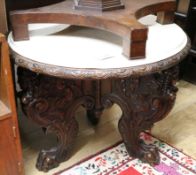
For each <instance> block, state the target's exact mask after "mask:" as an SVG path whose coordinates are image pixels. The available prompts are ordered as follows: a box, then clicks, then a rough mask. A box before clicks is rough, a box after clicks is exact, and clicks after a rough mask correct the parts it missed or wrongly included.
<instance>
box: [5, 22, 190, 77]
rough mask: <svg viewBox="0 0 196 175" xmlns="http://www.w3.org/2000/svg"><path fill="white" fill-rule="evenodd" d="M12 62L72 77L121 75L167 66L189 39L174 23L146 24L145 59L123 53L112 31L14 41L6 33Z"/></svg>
mask: <svg viewBox="0 0 196 175" xmlns="http://www.w3.org/2000/svg"><path fill="white" fill-rule="evenodd" d="M8 43H9V46H10V48H11V51H12V54H13V57H14V59H15V63H16V64H17V65H19V66H22V67H25V68H27V69H30V70H32V71H34V72H38V73H44V74H47V75H52V76H57V77H64V78H73V79H106V78H122V77H127V76H130V75H144V74H148V73H153V72H157V71H161V70H164V69H167V68H169V67H171V66H173V65H175V64H177V63H178V62H180V61H181V60H182V59H183V58H184V57H185V56H186V54H187V53H188V50H189V48H190V42H189V40H188V38H187V36H186V34H185V33H184V32H183V30H182V29H181V28H180V27H179V26H177V25H176V24H169V25H161V24H154V25H152V26H149V33H148V40H147V46H146V58H143V59H137V60H129V59H128V58H126V57H125V56H124V55H122V47H121V43H122V39H121V38H120V37H119V36H116V35H114V34H112V33H109V32H106V31H102V30H98V29H90V28H84V27H75V26H74V27H73V26H71V27H69V28H67V29H66V30H64V31H61V32H59V33H55V34H51V35H41V36H40V35H37V36H36V35H33V36H31V37H30V40H28V41H17V42H15V41H14V40H13V38H12V33H10V34H9V36H8Z"/></svg>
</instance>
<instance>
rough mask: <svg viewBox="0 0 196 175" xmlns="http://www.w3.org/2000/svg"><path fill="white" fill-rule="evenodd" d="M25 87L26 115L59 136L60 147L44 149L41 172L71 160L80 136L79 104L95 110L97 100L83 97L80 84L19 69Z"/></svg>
mask: <svg viewBox="0 0 196 175" xmlns="http://www.w3.org/2000/svg"><path fill="white" fill-rule="evenodd" d="M18 77H19V84H20V86H21V88H22V93H21V103H22V107H23V111H24V113H25V114H26V115H27V117H29V118H30V119H32V120H33V121H34V122H35V123H37V124H38V125H39V126H41V127H43V128H45V130H46V133H48V132H53V133H55V134H56V135H57V137H58V141H59V144H58V145H57V146H56V147H54V148H51V149H50V150H41V152H40V153H39V156H38V159H37V164H36V167H37V168H38V169H39V170H41V171H48V170H49V169H51V168H54V167H56V166H58V164H59V163H60V162H62V161H64V160H66V159H68V158H69V156H70V154H71V150H72V147H73V142H74V140H75V138H76V136H77V133H78V123H77V122H76V120H75V117H74V113H75V110H76V109H77V107H78V106H79V105H84V106H85V107H86V108H87V109H88V110H90V109H92V108H93V107H94V98H92V97H90V96H82V94H81V90H80V85H79V84H78V83H77V82H74V81H71V80H64V79H59V78H53V77H49V76H44V75H40V74H36V73H33V72H31V71H29V70H26V69H22V68H19V69H18Z"/></svg>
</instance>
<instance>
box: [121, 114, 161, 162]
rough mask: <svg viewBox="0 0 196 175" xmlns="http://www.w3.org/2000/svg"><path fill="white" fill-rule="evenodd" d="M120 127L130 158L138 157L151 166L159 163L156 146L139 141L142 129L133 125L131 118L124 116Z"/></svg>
mask: <svg viewBox="0 0 196 175" xmlns="http://www.w3.org/2000/svg"><path fill="white" fill-rule="evenodd" d="M118 127H119V131H120V133H121V136H122V138H123V140H124V143H125V146H126V149H127V151H128V153H129V155H130V156H133V157H137V158H139V159H140V160H142V161H144V162H148V163H149V164H151V165H155V164H158V163H159V161H160V157H159V153H158V150H157V148H156V147H155V146H154V145H146V144H145V143H144V142H143V141H142V140H141V139H139V134H140V133H141V131H142V128H139V127H138V126H137V125H136V124H134V123H132V121H131V119H130V116H126V115H124V114H123V115H122V117H121V119H120V121H119V125H118Z"/></svg>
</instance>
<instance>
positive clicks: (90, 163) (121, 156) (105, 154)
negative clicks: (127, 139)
mask: <svg viewBox="0 0 196 175" xmlns="http://www.w3.org/2000/svg"><path fill="white" fill-rule="evenodd" d="M141 138H142V139H143V140H144V141H145V142H146V143H147V144H154V145H156V146H157V148H158V149H159V152H160V157H161V162H160V164H159V165H156V166H154V167H152V166H150V165H148V164H146V163H142V162H141V161H140V160H138V159H134V158H132V157H130V156H129V155H128V153H127V151H126V149H125V145H124V144H123V143H122V142H120V143H117V144H115V145H114V146H112V147H110V148H107V149H105V150H103V151H101V152H99V153H97V154H95V155H92V156H90V157H88V158H86V159H85V160H82V161H80V162H78V163H77V164H75V165H73V166H71V167H70V168H68V169H66V170H63V171H61V172H58V173H56V174H55V175H196V160H194V159H192V158H191V157H189V156H187V155H185V154H183V153H182V152H180V151H179V150H177V149H175V148H173V147H172V146H170V145H168V144H166V143H164V142H162V141H160V140H158V139H156V138H154V137H153V136H151V135H149V134H147V133H143V134H142V135H141Z"/></svg>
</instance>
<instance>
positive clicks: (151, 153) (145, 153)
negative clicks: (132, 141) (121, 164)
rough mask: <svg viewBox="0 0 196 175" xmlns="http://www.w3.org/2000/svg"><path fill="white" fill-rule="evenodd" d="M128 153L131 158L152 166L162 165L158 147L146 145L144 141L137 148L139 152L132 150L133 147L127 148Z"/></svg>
mask: <svg viewBox="0 0 196 175" xmlns="http://www.w3.org/2000/svg"><path fill="white" fill-rule="evenodd" d="M126 147H127V151H128V153H129V155H130V156H133V157H137V158H139V159H140V160H141V161H143V162H146V163H149V164H150V165H151V166H154V165H157V164H159V163H160V155H159V152H158V149H157V148H156V146H154V145H152V144H150V145H147V144H145V143H144V142H143V141H142V140H141V141H140V146H139V147H137V149H135V150H137V151H134V152H133V150H132V149H131V147H129V146H126Z"/></svg>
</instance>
